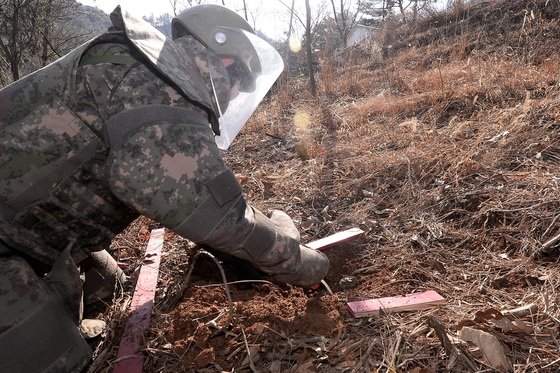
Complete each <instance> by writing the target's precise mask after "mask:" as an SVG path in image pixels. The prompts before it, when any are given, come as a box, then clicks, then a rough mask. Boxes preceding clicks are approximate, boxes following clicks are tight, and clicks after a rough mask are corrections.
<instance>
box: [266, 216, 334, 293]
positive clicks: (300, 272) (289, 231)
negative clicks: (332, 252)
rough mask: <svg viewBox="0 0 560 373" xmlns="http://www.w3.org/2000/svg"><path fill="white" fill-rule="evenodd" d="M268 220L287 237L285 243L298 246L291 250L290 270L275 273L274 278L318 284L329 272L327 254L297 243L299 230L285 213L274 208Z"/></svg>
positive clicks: (281, 280) (290, 282)
mask: <svg viewBox="0 0 560 373" xmlns="http://www.w3.org/2000/svg"><path fill="white" fill-rule="evenodd" d="M270 220H272V222H273V223H274V225H275V226H276V229H277V232H278V233H281V234H283V235H284V236H285V237H287V238H289V239H288V240H287V242H286V244H287V245H297V247H298V248H294V250H293V251H294V255H295V256H296V258H294V259H295V260H294V261H293V263H292V264H291V268H289V269H290V271H289V272H287V273H282V274H278V275H276V276H275V277H276V279H277V280H278V281H280V282H286V283H289V284H293V285H297V286H303V287H311V286H313V285H315V284H319V283H320V282H321V280H322V279H323V278H324V277H325V276H326V275H327V273H328V272H329V267H330V263H329V259H328V258H327V256H326V255H325V254H323V253H322V252H320V251H317V250H313V249H310V248H308V247H305V246H303V245H300V244H299V241H300V235H299V232H298V230H297V228H296V226H295V225H294V223H293V221H292V219H290V217H289V216H288V215H287V214H286V213H284V212H282V211H279V210H274V211H272V213H271V215H270ZM290 239H291V240H290Z"/></svg>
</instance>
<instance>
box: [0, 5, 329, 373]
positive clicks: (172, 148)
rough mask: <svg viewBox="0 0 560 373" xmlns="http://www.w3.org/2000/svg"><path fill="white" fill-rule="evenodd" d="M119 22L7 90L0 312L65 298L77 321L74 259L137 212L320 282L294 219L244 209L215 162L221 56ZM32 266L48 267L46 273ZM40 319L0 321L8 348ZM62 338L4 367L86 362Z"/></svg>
mask: <svg viewBox="0 0 560 373" xmlns="http://www.w3.org/2000/svg"><path fill="white" fill-rule="evenodd" d="M111 20H112V22H113V26H114V29H113V30H111V32H108V33H105V34H103V35H101V36H99V37H97V38H95V39H93V40H92V41H90V42H88V43H86V44H84V45H83V46H81V47H79V48H77V49H76V50H74V51H73V52H71V53H70V54H69V55H67V56H65V57H63V58H61V59H60V60H58V61H56V62H55V63H53V64H51V65H49V66H47V67H46V68H44V69H42V70H39V71H38V72H36V73H34V74H31V75H29V76H27V77H25V78H23V79H21V80H20V81H17V82H15V83H13V84H12V85H10V86H8V87H6V88H4V89H3V90H2V91H0V103H1V104H0V105H1V106H0V128H1V129H2V135H1V136H0V267H2V268H6V270H5V271H4V270H2V271H0V273H1V274H2V276H3V277H2V276H0V312H2V314H3V315H4V314H6V313H7V314H9V315H12V316H13V315H14V313H17V312H19V311H17V310H16V309H15V308H13V307H12V306H11V304H12V303H13V302H16V303H17V302H19V303H21V304H22V306H21V307H23V308H25V307H27V308H28V309H38V308H39V307H42V306H43V304H48V305H51V304H55V305H56V307H57V308H60V307H62V304H63V305H64V306H65V307H66V310H67V311H68V312H67V313H68V315H69V317H67V318H65V319H64V320H63V321H60V322H59V324H61V323H62V322H64V324H65V325H68V323H69V322H71V321H74V323H77V322H79V319H80V317H81V314H80V313H81V309H80V297H81V292H80V291H79V290H77V289H76V288H79V286H80V285H81V282H80V279H79V273H78V271H77V270H76V265H79V264H81V263H84V260H87V258H88V257H89V256H90V254H89V253H91V252H100V251H102V250H105V249H106V248H108V246H109V244H110V240H111V239H112V238H113V237H114V235H115V234H117V233H119V232H121V231H122V230H123V229H124V228H125V227H126V226H127V225H128V224H129V223H130V222H132V221H133V220H134V219H135V218H136V217H138V216H139V214H142V215H145V216H148V217H150V218H152V219H154V220H156V221H158V222H160V223H162V224H163V225H164V226H166V227H168V228H169V229H171V230H173V231H175V232H176V233H178V234H180V235H182V236H184V237H186V238H189V239H191V240H193V241H195V242H199V243H204V244H207V245H209V246H211V247H213V248H215V249H217V250H221V251H224V252H226V253H229V254H232V255H234V256H237V257H240V258H242V259H246V260H248V261H250V262H251V263H252V264H253V265H254V266H255V267H257V268H259V269H261V270H263V271H265V272H267V273H269V274H271V275H273V276H274V277H275V278H276V279H277V280H278V281H282V282H289V283H293V284H297V285H303V286H305V285H311V284H313V283H316V282H318V281H319V280H320V279H322V278H323V277H324V276H325V275H326V272H327V270H328V260H326V258H325V257H324V256H322V254H318V253H315V252H312V251H311V250H309V249H306V248H303V247H301V248H300V246H299V235H298V233H297V229H296V228H295V226H293V223H292V222H291V220H290V219H289V217H287V216H286V215H285V214H283V213H281V212H279V211H276V212H274V213H273V214H272V216H271V217H270V218H267V217H265V216H264V215H263V214H262V213H260V212H259V211H257V210H255V209H254V208H252V207H250V206H249V205H247V204H246V203H245V200H244V198H243V196H242V190H241V187H240V186H239V184H238V182H237V181H236V179H235V177H234V175H233V173H232V172H231V170H229V169H228V168H227V167H226V165H225V164H224V162H223V160H222V158H221V156H220V153H219V150H218V148H217V146H216V144H215V141H214V135H215V131H216V126H215V124H216V123H217V122H216V116H215V114H214V113H216V112H217V109H216V102H215V98H214V97H213V96H212V95H211V94H210V92H211V90H210V89H209V87H208V86H207V83H206V82H208V81H209V80H208V79H205V76H204V75H206V74H208V70H211V73H212V76H213V78H214V82H215V83H217V84H218V85H219V86H220V89H218V94H217V98H218V100H220V101H222V100H225V102H226V103H227V94H228V91H229V86H228V84H229V79H227V78H226V76H227V73H226V72H225V69H224V68H223V66H222V65H221V64H219V63H217V62H218V60H217V57H216V56H212V55H210V54H209V52H207V51H205V50H203V49H201V48H197V45H196V42H194V41H193V40H190V39H189V38H184V39H183V40H180V41H178V42H177V43H174V42H172V41H170V40H166V39H165V38H164V37H163V35H161V34H159V33H158V32H157V31H156V30H154V29H153V28H151V27H147V26H146V25H144V24H143V23H142V21H139V20H136V19H134V18H133V17H130V16H129V15H128V14H126V13H124V12H121V10H120V8H117V9H116V10H115V11H114V12H113V13H112V14H111ZM185 46H187V47H189V46H190V49H189V50H190V51H191V53H190V54H189V55H187V54H186V53H187V49H186V48H185ZM220 103H221V104H223V103H222V102H220ZM2 242H3V244H2ZM21 258H25V259H27V261H24V260H22V259H21ZM31 266H33V269H34V270H35V273H38V274H39V275H41V274H43V273H48V276H47V278H46V280H45V281H42V280H40V279H39V277H37V276H36V275H34V273H33V271H31ZM0 269H1V268H0ZM57 278H64V279H65V280H63V281H59V280H56V279H57ZM22 279H25V281H27V282H26V284H28V286H20V283H21V281H23V280H22ZM49 279H50V280H49ZM61 283H63V284H61ZM37 289H40V290H37ZM33 292H38V293H37V294H36V295H34V294H33ZM43 298H44V300H38V301H37V302H35V303H33V302H34V301H28V302H27V303H26V302H25V301H26V300H29V299H31V300H36V299H43ZM57 299H58V302H57ZM49 307H50V306H49ZM54 307H55V306H53V307H50V308H49V314H50V313H53V312H54V311H52V310H53V309H54ZM54 313H56V314H59V313H57V312H54ZM53 322H54V321H53ZM57 322H58V321H57ZM32 323H33V320H31V321H30V319H25V318H23V319H22V318H20V317H8V318H5V319H4V320H3V321H2V322H0V353H2V355H3V356H16V355H13V353H12V351H14V350H13V348H12V347H10V344H9V343H7V342H6V341H7V340H8V338H7V336H8V335H9V336H10V339H17V338H21V341H25V342H26V343H29V344H32V342H33V341H32V339H31V340H30V338H29V337H28V336H22V334H24V333H29V330H33V329H32V326H29V325H28V324H32ZM21 325H23V326H21ZM47 329H48V328H47ZM52 330H56V327H53V329H52ZM65 330H66V329H65ZM69 330H71V329H69ZM68 333H69V334H72V332H71V331H68ZM51 334H52V333H51ZM51 337H53V336H52V335H49V336H46V337H44V338H43V339H45V338H46V341H44V342H43V343H44V344H49V343H51V342H52V341H51V342H49V339H50V338H51ZM76 338H77V337H76V336H75V335H73V334H72V335H71V336H70V337H68V340H69V341H74V340H75V339H76ZM55 340H56V338H55ZM53 345H55V346H57V348H56V349H54V350H56V351H54V350H51V351H50V352H49V351H45V352H44V353H41V356H47V355H49V353H50V354H51V355H52V356H51V357H52V361H50V362H49V361H48V356H47V357H45V358H44V359H43V360H44V361H41V362H37V364H35V365H33V363H32V361H33V359H32V354H31V356H25V357H22V359H25V358H29V361H30V363H29V364H31V365H32V366H31V368H30V367H28V366H26V365H25V364H23V365H21V366H18V365H17V364H18V363H19V362H15V361H10V360H9V359H8V361H7V362H4V363H0V370H3V369H13V368H14V367H19V371H33V370H35V371H37V370H45V371H56V369H57V367H59V366H65V367H66V368H67V369H68V368H70V369H74V368H77V369H79V367H82V366H84V365H85V364H86V363H87V360H88V359H89V351H88V349H87V346H84V345H80V343H79V342H75V343H73V344H72V346H74V347H73V348H74V350H68V349H66V350H64V348H63V347H64V346H62V347H61V344H60V343H54V342H53ZM28 350H33V347H32V348H31V349H28ZM75 350H78V351H75ZM61 351H64V352H61ZM10 353H12V355H9V354H10ZM57 354H58V355H57ZM64 354H70V355H69V356H71V358H72V359H73V360H72V359H70V358H68V357H67V356H66V355H64ZM20 356H21V355H20ZM10 364H11V365H10ZM65 364H66V365H65ZM49 369H50V370H49Z"/></svg>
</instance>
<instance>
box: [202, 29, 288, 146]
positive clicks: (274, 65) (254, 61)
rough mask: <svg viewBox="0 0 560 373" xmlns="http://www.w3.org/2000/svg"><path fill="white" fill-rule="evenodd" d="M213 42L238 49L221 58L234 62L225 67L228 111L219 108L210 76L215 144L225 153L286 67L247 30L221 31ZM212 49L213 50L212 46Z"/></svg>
mask: <svg viewBox="0 0 560 373" xmlns="http://www.w3.org/2000/svg"><path fill="white" fill-rule="evenodd" d="M213 39H214V40H213V42H215V43H216V44H218V45H220V44H222V45H223V44H226V43H228V44H229V45H235V46H236V47H237V48H239V49H238V50H237V51H236V53H235V54H233V53H232V54H225V53H220V54H219V57H221V58H222V59H223V60H227V59H231V58H233V62H232V63H230V64H228V66H225V67H226V70H227V72H228V75H229V78H230V83H231V90H230V101H229V103H228V104H227V107H224V106H225V105H223V104H222V105H220V104H219V103H220V100H218V97H217V93H216V85H217V83H216V80H217V79H216V77H212V73H211V72H210V80H211V85H212V90H213V94H214V95H215V97H216V102H218V109H219V113H218V114H219V119H218V121H219V129H220V135H218V136H215V140H216V144H217V145H218V148H220V149H223V150H226V149H228V148H229V146H230V145H231V143H232V141H233V139H234V138H235V136H237V134H238V133H239V131H240V130H241V128H243V126H244V125H245V123H246V122H247V120H249V118H250V117H251V115H252V114H253V112H254V111H255V109H256V108H257V106H258V105H259V103H260V102H261V101H262V99H263V98H264V96H265V95H266V93H267V92H268V91H269V90H270V88H271V87H272V85H273V84H274V82H275V81H276V79H278V76H279V75H280V73H282V70H283V69H284V63H283V61H282V57H280V54H279V53H278V52H277V51H276V50H275V49H274V48H273V47H272V46H271V45H270V44H268V43H267V42H266V41H264V40H263V39H261V38H259V37H258V36H256V35H254V34H252V33H250V32H247V31H245V30H241V29H233V28H227V27H223V28H218V29H216V32H215V33H214V38H213ZM241 41H242V42H241ZM244 44H245V45H244ZM247 44H248V45H247ZM210 49H213V48H212V46H210ZM216 49H218V50H219V49H220V48H216ZM245 52H246V53H245Z"/></svg>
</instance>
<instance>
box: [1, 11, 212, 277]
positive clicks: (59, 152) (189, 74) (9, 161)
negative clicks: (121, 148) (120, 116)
mask: <svg viewBox="0 0 560 373" xmlns="http://www.w3.org/2000/svg"><path fill="white" fill-rule="evenodd" d="M111 21H112V23H113V26H114V31H111V32H107V33H105V34H102V35H100V36H98V37H96V38H94V39H92V40H91V41H89V42H87V43H85V44H83V45H82V46H80V47H78V48H77V49H75V50H73V51H72V52H70V53H69V54H67V55H66V56H64V57H62V58H60V59H59V60H57V61H55V62H53V63H52V64H50V65H48V66H46V67H45V68H43V69H41V70H38V71H36V72H35V73H33V74H30V75H28V76H26V77H24V78H22V79H20V80H18V81H16V82H14V83H12V84H11V85H9V86H7V87H5V88H4V89H2V90H1V91H0V131H1V132H0V133H1V135H0V240H2V241H4V242H5V243H6V244H8V245H9V246H10V247H11V248H13V249H15V250H18V251H20V252H23V253H25V254H27V255H28V256H29V257H32V258H33V259H36V260H37V261H39V262H41V263H44V264H46V265H47V266H48V267H50V266H51V265H52V264H53V263H54V261H55V260H56V259H57V257H58V255H59V253H60V252H61V251H62V250H64V249H65V248H66V247H68V246H72V247H73V249H72V254H73V257H74V259H75V261H76V262H80V261H81V260H83V259H84V258H85V257H86V255H87V254H86V253H87V252H88V251H97V250H102V249H106V248H107V247H108V246H109V244H110V241H111V239H112V238H113V237H114V235H115V234H116V233H119V232H120V231H122V230H123V229H124V228H125V227H126V226H127V225H128V224H129V223H130V222H131V221H132V220H133V219H134V218H136V217H137V216H138V213H136V212H135V211H133V210H131V209H130V208H128V207H127V206H125V205H124V204H123V203H122V202H120V201H119V200H118V199H117V198H115V197H114V196H113V195H112V193H111V192H110V190H109V187H108V185H107V182H106V180H105V177H106V176H105V167H104V166H105V159H106V157H107V155H108V153H109V150H110V149H109V144H110V142H109V141H108V139H106V138H105V135H104V134H103V133H97V132H95V131H94V130H92V129H91V128H90V127H88V126H87V125H86V124H85V123H83V122H82V121H81V120H80V119H79V118H78V117H77V116H76V115H75V114H74V113H73V112H72V110H71V109H70V108H72V107H73V104H74V101H73V100H74V98H75V89H76V88H75V87H76V71H77V68H78V66H79V63H80V59H81V58H82V56H83V55H84V53H85V51H87V49H88V48H89V47H90V46H92V45H95V44H96V43H101V42H117V43H123V42H125V43H128V44H129V45H132V46H133V47H134V48H135V49H136V50H137V51H138V52H139V53H140V55H141V56H142V59H143V61H142V62H144V63H145V64H147V65H150V66H151V67H152V68H154V69H155V70H156V71H157V73H158V74H159V75H160V76H161V77H162V78H163V79H164V80H166V81H167V82H168V83H169V84H170V85H173V86H174V87H175V88H177V89H178V90H179V91H180V92H181V93H183V95H185V97H188V99H189V101H191V102H193V103H194V104H196V105H198V106H200V107H202V108H203V109H205V110H206V111H207V113H208V116H209V118H208V119H209V121H210V122H211V123H214V122H215V118H214V116H213V114H212V113H214V112H217V110H216V109H215V106H214V103H213V101H212V99H211V97H210V93H209V92H207V91H206V90H204V89H201V87H204V82H203V81H202V77H201V76H200V74H199V72H198V70H197V69H196V66H195V65H194V64H193V63H192V62H191V60H190V58H189V57H188V56H187V55H186V51H184V50H182V49H180V48H179V47H177V46H176V45H175V44H174V43H173V42H172V41H170V40H167V39H166V38H165V37H164V36H163V35H162V34H161V33H159V31H157V30H155V29H154V28H153V27H151V26H150V25H148V24H147V23H146V22H143V21H141V20H137V19H135V18H134V17H131V16H130V15H129V14H127V13H124V12H121V10H120V7H117V9H115V11H114V12H113V13H112V14H111ZM123 125H124V126H126V125H127V124H126V123H123Z"/></svg>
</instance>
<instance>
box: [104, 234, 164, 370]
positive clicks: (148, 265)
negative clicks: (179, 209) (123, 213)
mask: <svg viewBox="0 0 560 373" xmlns="http://www.w3.org/2000/svg"><path fill="white" fill-rule="evenodd" d="M164 233H165V229H164V228H160V229H154V230H152V232H151V233H150V240H149V241H148V247H147V248H146V253H145V255H144V262H143V263H142V267H141V268H140V273H139V275H138V281H137V282H136V289H135V290H134V295H133V296H132V302H131V303H130V316H129V317H128V320H127V323H126V325H125V329H124V332H123V336H122V339H121V343H120V345H119V352H118V355H117V360H116V363H115V364H114V368H113V372H114V373H141V372H142V367H143V365H144V356H143V355H142V353H141V350H142V348H143V347H144V346H143V342H144V341H143V333H144V330H146V328H147V327H148V326H149V325H150V317H151V315H152V308H153V305H154V296H155V293H156V285H157V278H158V272H159V264H160V261H161V250H162V247H163V241H164ZM139 352H140V353H139Z"/></svg>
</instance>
